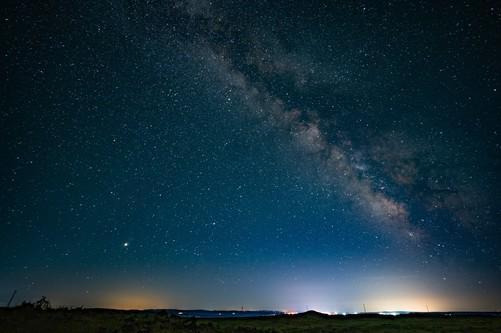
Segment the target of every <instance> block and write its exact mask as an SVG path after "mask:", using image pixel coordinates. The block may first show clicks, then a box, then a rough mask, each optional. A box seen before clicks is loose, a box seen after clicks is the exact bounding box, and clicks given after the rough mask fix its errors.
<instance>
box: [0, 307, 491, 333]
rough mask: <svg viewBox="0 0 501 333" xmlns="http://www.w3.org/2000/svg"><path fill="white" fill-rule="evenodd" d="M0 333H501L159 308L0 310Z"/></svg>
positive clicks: (382, 320)
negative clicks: (205, 315)
mask: <svg viewBox="0 0 501 333" xmlns="http://www.w3.org/2000/svg"><path fill="white" fill-rule="evenodd" d="M0 332H2V333H3V332H40V333H43V332H51V333H58V332H65V333H66V332H75V333H78V332H82V333H84V332H85V333H93V332H99V333H104V332H115V333H122V332H123V333H126V332H127V333H128V332H133V333H139V332H141V333H149V332H151V333H153V332H190V333H194V332H199V333H202V332H206V333H212V332H228V333H229V332H238V333H246V332H269V333H271V332H284V333H285V332H298V333H299V332H302V333H303V332H311V333H313V332H315V333H321V332H468V333H471V332H501V317H499V316H474V315H468V316H446V315H428V316H424V315H407V316H397V317H392V316H391V317H388V316H378V315H358V316H346V317H345V316H327V315H322V314H318V313H314V312H308V313H305V314H300V315H295V316H286V315H284V316H275V317H263V318H218V319H192V318H179V317H176V316H172V315H169V314H168V313H167V312H162V311H115V310H98V309H83V310H82V309H77V310H44V311H43V310H36V309H32V308H11V309H6V308H3V309H0Z"/></svg>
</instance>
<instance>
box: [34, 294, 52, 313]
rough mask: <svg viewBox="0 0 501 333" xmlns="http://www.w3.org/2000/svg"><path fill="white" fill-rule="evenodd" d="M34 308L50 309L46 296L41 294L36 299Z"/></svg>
mask: <svg viewBox="0 0 501 333" xmlns="http://www.w3.org/2000/svg"><path fill="white" fill-rule="evenodd" d="M35 309H39V310H47V309H50V302H49V300H48V299H47V297H45V296H42V298H40V299H39V300H38V301H36V302H35Z"/></svg>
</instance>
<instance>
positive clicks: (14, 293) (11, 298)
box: [7, 290, 17, 308]
mask: <svg viewBox="0 0 501 333" xmlns="http://www.w3.org/2000/svg"><path fill="white" fill-rule="evenodd" d="M16 293H17V290H14V292H13V293H12V296H10V299H9V303H7V307H8V308H9V307H10V304H11V303H12V300H13V299H14V296H16Z"/></svg>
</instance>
